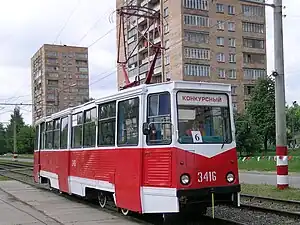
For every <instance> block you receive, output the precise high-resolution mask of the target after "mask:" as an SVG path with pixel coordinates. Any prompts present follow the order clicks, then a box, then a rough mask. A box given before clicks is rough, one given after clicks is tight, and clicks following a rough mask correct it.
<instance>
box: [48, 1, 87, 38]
mask: <svg viewBox="0 0 300 225" xmlns="http://www.w3.org/2000/svg"><path fill="white" fill-rule="evenodd" d="M80 1H81V0H78V2H77V4H76V5H75V7H74V8H73V10H72V11H71V13H70V15H69V17H68V18H67V20H66V22H65V23H64V25H63V26H62V28H61V29H60V31H59V32H58V34H57V36H56V38H55V40H54V44H55V43H56V41H57V39H58V38H59V37H60V35H61V34H62V32H63V31H64V29H65V28H66V26H67V24H68V22H69V21H70V19H71V17H72V16H73V14H74V13H75V11H76V9H77V7H78V6H79V4H80Z"/></svg>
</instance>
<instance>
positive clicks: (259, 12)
mask: <svg viewBox="0 0 300 225" xmlns="http://www.w3.org/2000/svg"><path fill="white" fill-rule="evenodd" d="M242 12H243V14H244V16H248V17H255V16H259V17H264V16H265V8H264V7H263V6H254V5H244V4H243V5H242Z"/></svg>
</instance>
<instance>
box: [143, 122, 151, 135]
mask: <svg viewBox="0 0 300 225" xmlns="http://www.w3.org/2000/svg"><path fill="white" fill-rule="evenodd" d="M143 134H144V135H149V134H150V129H149V124H148V123H143Z"/></svg>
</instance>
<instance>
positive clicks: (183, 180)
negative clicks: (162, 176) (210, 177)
mask: <svg viewBox="0 0 300 225" xmlns="http://www.w3.org/2000/svg"><path fill="white" fill-rule="evenodd" d="M180 182H181V183H182V184H183V185H188V184H189V183H190V176H189V175H188V174H182V175H181V176H180Z"/></svg>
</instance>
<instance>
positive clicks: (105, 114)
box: [98, 102, 116, 146]
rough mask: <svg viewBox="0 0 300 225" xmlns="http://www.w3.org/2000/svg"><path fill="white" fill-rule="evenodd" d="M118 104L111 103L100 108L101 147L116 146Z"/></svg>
mask: <svg viewBox="0 0 300 225" xmlns="http://www.w3.org/2000/svg"><path fill="white" fill-rule="evenodd" d="M115 126H116V102H109V103H105V104H103V105H100V106H99V132H98V145H99V146H114V145H115Z"/></svg>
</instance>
